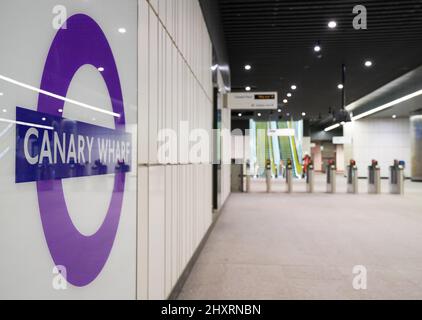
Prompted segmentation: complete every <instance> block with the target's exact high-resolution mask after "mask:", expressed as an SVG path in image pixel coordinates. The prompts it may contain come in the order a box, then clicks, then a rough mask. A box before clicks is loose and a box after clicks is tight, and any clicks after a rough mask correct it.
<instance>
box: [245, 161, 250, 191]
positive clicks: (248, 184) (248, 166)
mask: <svg viewBox="0 0 422 320" xmlns="http://www.w3.org/2000/svg"><path fill="white" fill-rule="evenodd" d="M250 171H251V166H250V164H249V162H247V163H246V175H245V180H246V181H245V185H246V188H245V189H246V190H245V191H246V193H250V192H251V172H250Z"/></svg>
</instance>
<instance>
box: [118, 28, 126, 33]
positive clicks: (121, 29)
mask: <svg viewBox="0 0 422 320" xmlns="http://www.w3.org/2000/svg"><path fill="white" fill-rule="evenodd" d="M118 31H119V32H120V33H126V29H125V28H119V30H118Z"/></svg>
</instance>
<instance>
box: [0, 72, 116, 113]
mask: <svg viewBox="0 0 422 320" xmlns="http://www.w3.org/2000/svg"><path fill="white" fill-rule="evenodd" d="M0 80H3V81H6V82H9V83H11V84H14V85H17V86H19V87H22V88H25V89H28V90H31V91H35V92H37V93H40V94H43V95H46V96H49V97H52V98H55V99H58V100H61V101H64V102H68V103H71V104H74V105H77V106H79V107H82V108H86V109H90V110H93V111H96V112H100V113H104V114H107V115H110V116H113V117H116V118H120V114H118V113H115V112H111V111H107V110H103V109H100V108H98V107H94V106H91V105H89V104H86V103H82V102H79V101H76V100H72V99H68V98H65V97H62V96H59V95H57V94H55V93H52V92H49V91H45V90H41V89H38V88H36V87H33V86H31V85H29V84H25V83H23V82H20V81H17V80H14V79H11V78H8V77H5V76H3V75H1V74H0Z"/></svg>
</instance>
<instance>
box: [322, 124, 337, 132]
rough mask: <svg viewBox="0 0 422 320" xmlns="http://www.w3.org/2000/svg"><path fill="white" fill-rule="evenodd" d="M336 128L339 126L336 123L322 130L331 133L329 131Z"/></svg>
mask: <svg viewBox="0 0 422 320" xmlns="http://www.w3.org/2000/svg"><path fill="white" fill-rule="evenodd" d="M338 127H340V124H339V123H336V124H334V125H332V126H330V127H328V128H325V129H324V131H325V132H328V131H331V130H334V129H337V128H338Z"/></svg>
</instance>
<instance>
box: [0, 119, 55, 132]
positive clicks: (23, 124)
mask: <svg viewBox="0 0 422 320" xmlns="http://www.w3.org/2000/svg"><path fill="white" fill-rule="evenodd" d="M0 122H5V123H12V124H18V125H21V126H26V127H34V128H39V129H46V130H54V128H53V127H50V126H43V125H40V124H36V123H30V122H24V121H16V120H11V119H4V118H0Z"/></svg>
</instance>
